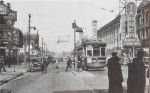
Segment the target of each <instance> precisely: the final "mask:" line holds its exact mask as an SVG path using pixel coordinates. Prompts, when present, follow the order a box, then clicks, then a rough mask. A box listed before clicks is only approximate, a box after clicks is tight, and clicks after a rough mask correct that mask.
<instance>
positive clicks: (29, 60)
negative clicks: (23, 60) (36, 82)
mask: <svg viewBox="0 0 150 93" xmlns="http://www.w3.org/2000/svg"><path fill="white" fill-rule="evenodd" d="M30 19H31V14H29V69H30V28H31V27H30V22H31V21H30Z"/></svg>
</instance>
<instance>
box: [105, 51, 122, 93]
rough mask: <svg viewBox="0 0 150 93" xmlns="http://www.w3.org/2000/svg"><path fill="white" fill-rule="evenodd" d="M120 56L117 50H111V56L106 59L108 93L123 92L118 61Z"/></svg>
mask: <svg viewBox="0 0 150 93" xmlns="http://www.w3.org/2000/svg"><path fill="white" fill-rule="evenodd" d="M119 61H120V58H119V57H118V56H117V52H112V57H111V58H110V59H108V63H107V67H108V79H109V92H108V93H123V89H122V82H123V76H122V70H121V64H120V63H119Z"/></svg>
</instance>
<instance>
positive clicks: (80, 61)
mask: <svg viewBox="0 0 150 93" xmlns="http://www.w3.org/2000/svg"><path fill="white" fill-rule="evenodd" d="M72 65H73V67H74V70H75V71H80V70H81V71H83V70H85V65H86V58H85V57H83V56H81V55H76V57H75V59H74V60H71V58H70V57H69V56H68V59H67V66H66V72H67V71H68V69H69V68H72Z"/></svg>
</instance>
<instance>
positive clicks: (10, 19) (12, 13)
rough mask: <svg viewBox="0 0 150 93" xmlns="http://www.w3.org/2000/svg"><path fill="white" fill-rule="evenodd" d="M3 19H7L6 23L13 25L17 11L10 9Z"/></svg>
mask: <svg viewBox="0 0 150 93" xmlns="http://www.w3.org/2000/svg"><path fill="white" fill-rule="evenodd" d="M4 19H5V20H7V21H6V23H7V24H9V25H11V26H13V25H14V23H15V21H17V12H16V11H12V10H11V11H10V12H9V13H8V15H7V16H4Z"/></svg>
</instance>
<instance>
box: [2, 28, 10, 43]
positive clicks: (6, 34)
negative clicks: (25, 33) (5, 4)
mask: <svg viewBox="0 0 150 93" xmlns="http://www.w3.org/2000/svg"><path fill="white" fill-rule="evenodd" d="M2 32H3V33H4V34H3V40H4V41H12V29H2Z"/></svg>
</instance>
